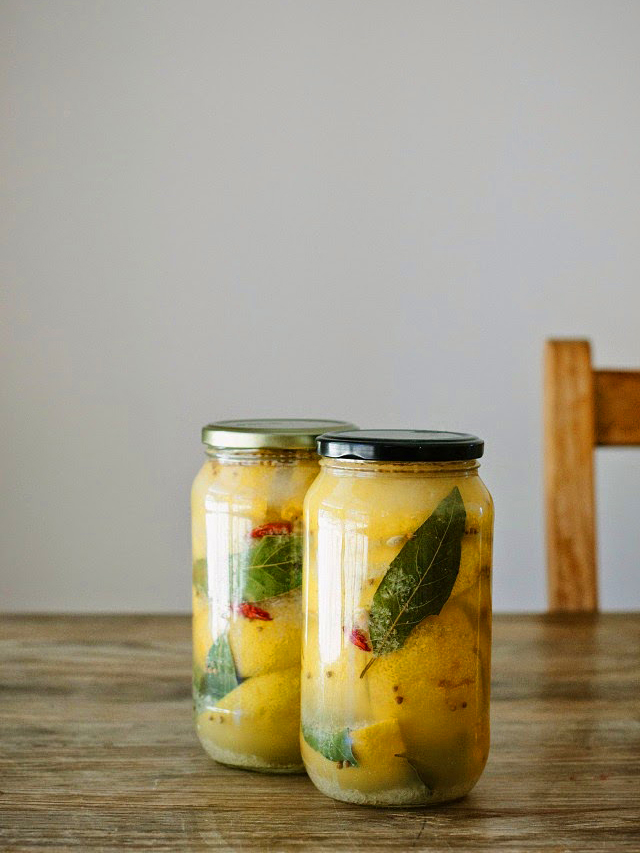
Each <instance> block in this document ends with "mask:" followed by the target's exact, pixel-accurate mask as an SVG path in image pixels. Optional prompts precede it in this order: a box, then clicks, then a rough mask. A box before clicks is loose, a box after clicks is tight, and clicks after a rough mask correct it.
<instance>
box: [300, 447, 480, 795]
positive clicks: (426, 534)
mask: <svg viewBox="0 0 640 853" xmlns="http://www.w3.org/2000/svg"><path fill="white" fill-rule="evenodd" d="M355 434H356V433H354V435H355ZM321 465H322V472H321V475H320V476H319V477H318V479H317V480H316V482H315V484H314V485H313V486H312V488H311V489H310V491H309V493H308V495H307V498H306V503H305V525H306V530H307V534H306V545H305V555H306V556H305V571H304V586H303V602H304V608H305V622H304V628H303V657H302V685H301V686H302V735H301V746H302V755H303V759H304V762H305V766H306V769H307V772H308V773H309V776H310V777H311V779H312V781H313V782H314V783H315V785H316V786H317V787H318V788H319V789H320V790H321V791H323V792H324V793H326V794H328V795H329V796H332V797H334V798H336V799H339V800H346V801H350V802H357V803H367V804H371V805H418V804H427V803H436V802H442V801H444V800H451V799H455V798H457V797H460V796H462V795H464V794H466V793H467V792H468V791H469V790H470V789H471V788H472V787H473V785H474V784H475V783H476V781H477V780H478V778H479V776H480V774H481V772H482V769H483V767H484V765H485V762H486V760H487V753H488V749H489V680H490V654H491V548H492V528H493V506H492V501H491V497H490V495H489V493H488V491H487V489H486V487H485V486H484V485H483V483H482V481H481V480H480V478H479V476H478V470H477V468H478V465H477V462H475V461H472V460H471V461H460V460H458V461H451V462H384V461H382V462H378V461H362V460H353V461H346V460H339V459H323V460H322V463H321Z"/></svg>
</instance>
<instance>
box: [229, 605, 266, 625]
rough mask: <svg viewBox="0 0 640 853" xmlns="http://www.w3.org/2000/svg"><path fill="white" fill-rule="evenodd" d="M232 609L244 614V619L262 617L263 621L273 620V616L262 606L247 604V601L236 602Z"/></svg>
mask: <svg viewBox="0 0 640 853" xmlns="http://www.w3.org/2000/svg"><path fill="white" fill-rule="evenodd" d="M233 609H234V610H235V611H236V613H239V614H240V615H241V616H244V617H245V619H262V621H263V622H271V621H272V620H273V616H272V615H271V614H270V613H268V612H267V611H266V610H263V609H262V607H258V606H257V605H255V604H249V602H247V601H245V602H243V603H242V604H236V605H235V607H234V608H233Z"/></svg>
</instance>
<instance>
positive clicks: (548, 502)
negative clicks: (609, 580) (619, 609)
mask: <svg viewBox="0 0 640 853" xmlns="http://www.w3.org/2000/svg"><path fill="white" fill-rule="evenodd" d="M630 444H638V445H640V371H631V370H594V369H593V367H592V366H591V347H590V345H589V341H585V340H549V341H547V343H546V348H545V371H544V473H545V515H546V532H547V581H548V595H549V599H548V600H549V610H551V611H591V612H593V611H596V610H597V609H598V585H597V557H596V516H595V495H594V473H593V468H594V466H593V453H594V448H595V447H596V446H598V445H630Z"/></svg>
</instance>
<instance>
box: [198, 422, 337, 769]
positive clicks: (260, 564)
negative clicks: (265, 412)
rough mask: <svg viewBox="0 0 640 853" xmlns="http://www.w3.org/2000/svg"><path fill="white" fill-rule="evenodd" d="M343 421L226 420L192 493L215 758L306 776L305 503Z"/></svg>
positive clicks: (204, 711) (202, 668) (209, 734)
mask: <svg viewBox="0 0 640 853" xmlns="http://www.w3.org/2000/svg"><path fill="white" fill-rule="evenodd" d="M349 426H350V424H346V423H342V422H341V421H306V420H295V421H281V420H278V421H276V420H255V421H220V422H218V423H214V424H210V425H209V426H206V427H204V429H203V430H202V440H203V442H204V444H205V446H206V453H207V461H206V462H205V463H204V465H203V466H202V468H201V469H200V472H199V473H198V475H197V476H196V478H195V481H194V483H193V488H192V492H191V509H192V541H193V696H194V704H195V715H196V728H197V731H198V736H199V738H200V741H201V743H202V745H203V747H204V748H205V750H206V751H207V752H208V753H209V755H210V756H212V757H213V758H215V759H216V760H217V761H220V762H222V763H224V764H230V765H233V766H237V767H246V768H249V769H252V770H269V771H282V772H287V771H298V770H300V769H301V767H302V763H301V758H300V748H299V736H298V732H299V725H300V723H299V721H300V710H299V708H300V642H301V638H300V626H301V618H302V613H301V604H300V595H301V594H300V584H301V575H302V538H301V534H302V501H303V499H304V496H305V493H306V491H307V489H308V487H309V485H310V484H311V483H312V481H313V480H314V478H315V477H316V476H317V474H318V455H317V453H316V450H315V439H316V436H317V435H318V434H319V433H321V432H324V431H326V430H327V429H340V428H341V427H345V428H346V427H349Z"/></svg>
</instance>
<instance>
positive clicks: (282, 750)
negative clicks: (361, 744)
mask: <svg viewBox="0 0 640 853" xmlns="http://www.w3.org/2000/svg"><path fill="white" fill-rule="evenodd" d="M299 704H300V672H299V669H298V667H291V668H290V669H285V670H281V671H279V672H273V673H269V674H267V675H256V676H253V677H252V678H248V679H246V680H245V681H243V682H241V683H240V684H239V685H238V686H237V687H236V688H234V689H233V690H232V691H231V692H230V693H228V694H227V695H226V696H224V697H223V698H222V699H220V700H219V701H217V702H216V703H215V704H213V703H211V704H209V705H206V706H205V707H204V709H203V710H201V711H200V713H198V714H197V716H196V728H197V731H198V736H199V738H200V742H201V743H202V745H203V747H204V748H205V750H206V751H207V752H208V753H209V755H210V756H211V757H212V758H214V759H216V761H220V762H222V763H224V764H232V765H235V766H238V767H246V768H253V769H258V770H290V771H292V772H298V771H299V770H300V769H301V766H302V758H301V755H300V748H299V742H298V730H299Z"/></svg>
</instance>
